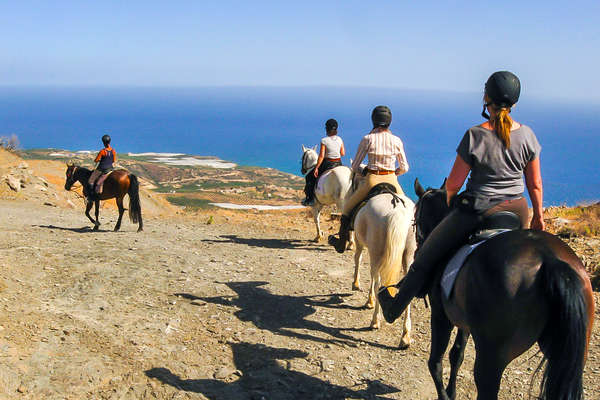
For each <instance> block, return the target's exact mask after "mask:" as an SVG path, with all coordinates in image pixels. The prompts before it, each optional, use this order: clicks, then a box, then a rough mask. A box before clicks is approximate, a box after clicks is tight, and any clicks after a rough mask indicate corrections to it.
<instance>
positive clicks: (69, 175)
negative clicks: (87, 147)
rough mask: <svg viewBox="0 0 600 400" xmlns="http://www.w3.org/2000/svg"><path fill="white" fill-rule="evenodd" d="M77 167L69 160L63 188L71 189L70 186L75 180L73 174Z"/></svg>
mask: <svg viewBox="0 0 600 400" xmlns="http://www.w3.org/2000/svg"><path fill="white" fill-rule="evenodd" d="M78 168H79V166H78V165H76V164H74V163H73V161H69V162H68V163H67V172H66V176H67V180H66V181H65V190H71V186H73V184H74V183H75V182H76V181H77V178H76V177H75V175H76V172H77V169H78Z"/></svg>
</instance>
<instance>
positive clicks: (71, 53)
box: [0, 0, 600, 103]
mask: <svg viewBox="0 0 600 400" xmlns="http://www.w3.org/2000/svg"><path fill="white" fill-rule="evenodd" d="M490 4H491V3H490ZM599 20H600V2H599V1H597V0H594V1H591V0H590V1H571V2H564V1H561V2H554V1H512V0H509V1H503V2H496V3H494V4H493V5H488V2H481V1H473V2H470V1H469V2H466V1H462V2H461V1H435V2H434V1H426V0H423V1H410V2H408V1H378V2H366V1H339V2H332V1H312V0H308V1H301V2H300V1H295V2H285V1H277V2H276V1H273V2H265V1H229V0H221V1H176V0H174V1H169V2H167V1H151V0H146V1H137V0H130V1H111V0H105V1H102V2H98V1H86V0H77V1H71V0H68V1H66V0H65V1H55V2H50V1H28V0H23V1H18V2H17V1H10V2H2V4H0V49H1V51H0V85H85V86H87V85H92V86H107V85H108V86H115V85H116V86H123V85H125V86H129V85H132V86H138V85H142V86H221V85H228V86H235V85H243V86H246V85H249V86H263V85H267V86H308V85H311V86H312V85H317V86H320V85H332V86H372V87H391V88H411V89H425V90H453V91H481V87H482V83H483V82H484V81H485V79H487V77H488V76H489V74H490V73H491V72H493V71H495V70H499V69H508V70H511V71H513V72H515V73H517V75H519V77H520V78H521V80H522V82H523V87H524V90H526V91H527V92H528V93H529V94H531V95H535V96H547V97H551V98H561V99H578V100H589V101H593V102H594V103H597V102H600V78H599V73H600V51H598V50H599V49H600V27H599V26H600V24H598V21H599Z"/></svg>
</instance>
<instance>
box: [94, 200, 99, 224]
mask: <svg viewBox="0 0 600 400" xmlns="http://www.w3.org/2000/svg"><path fill="white" fill-rule="evenodd" d="M94 214H95V215H96V222H95V223H94V230H95V231H97V230H98V229H99V228H100V218H98V216H99V215H100V200H94Z"/></svg>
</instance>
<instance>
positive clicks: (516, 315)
mask: <svg viewBox="0 0 600 400" xmlns="http://www.w3.org/2000/svg"><path fill="white" fill-rule="evenodd" d="M556 261H559V262H564V263H567V264H568V265H570V266H571V268H572V269H573V270H575V271H576V272H577V273H578V274H580V272H581V269H583V265H582V264H581V261H580V260H579V258H578V257H577V256H576V255H575V253H574V252H573V251H572V250H571V249H570V248H569V246H567V245H566V244H565V243H564V242H562V241H561V240H560V239H559V238H558V237H556V236H554V235H551V234H549V233H546V232H541V231H533V230H517V231H511V232H506V233H504V234H501V235H498V236H496V237H494V238H492V239H490V240H489V241H487V242H486V243H484V244H482V245H480V246H479V247H477V249H475V250H474V251H473V253H471V255H470V256H469V258H468V259H467V261H466V262H465V265H464V267H463V268H462V269H461V271H460V273H459V274H458V276H457V278H456V283H455V286H454V290H453V295H452V297H451V298H450V299H444V300H443V304H444V308H445V310H446V314H447V315H448V317H449V318H450V319H451V320H452V321H453V323H455V324H456V325H458V326H461V327H463V328H467V329H470V330H473V329H474V330H477V329H483V330H485V334H489V335H492V336H493V335H497V333H498V332H503V333H504V334H506V335H509V334H510V333H507V332H517V331H519V330H520V331H524V330H526V331H529V332H530V333H531V334H530V335H524V336H528V337H538V336H539V335H540V334H541V331H542V330H543V329H544V327H545V325H546V321H547V318H548V314H549V312H551V310H549V306H548V304H549V302H548V301H543V300H545V299H546V298H547V294H546V289H545V287H544V282H543V279H542V278H541V277H540V269H541V268H542V267H543V266H544V267H545V268H553V266H554V265H555V264H556ZM544 264H546V265H544ZM588 281H589V280H588ZM532 316H534V317H532ZM507 326H510V327H512V328H511V329H510V330H507ZM482 334H484V332H482ZM526 345H531V344H525V343H524V344H523V346H526Z"/></svg>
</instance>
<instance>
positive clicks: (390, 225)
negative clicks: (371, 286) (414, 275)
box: [378, 207, 410, 286]
mask: <svg viewBox="0 0 600 400" xmlns="http://www.w3.org/2000/svg"><path fill="white" fill-rule="evenodd" d="M409 223H410V218H408V216H407V215H406V213H405V209H404V208H402V207H396V208H395V209H394V210H393V211H392V212H391V213H390V214H389V215H388V216H387V236H386V238H385V252H384V256H383V257H382V260H381V264H380V265H379V268H378V271H379V278H380V282H379V283H380V285H382V286H389V285H393V284H396V283H398V282H399V281H400V274H401V273H402V260H403V257H404V248H405V245H406V238H407V235H408V231H409V228H410V226H409Z"/></svg>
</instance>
